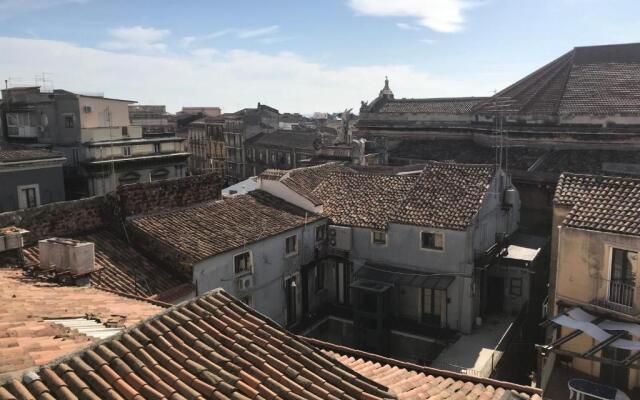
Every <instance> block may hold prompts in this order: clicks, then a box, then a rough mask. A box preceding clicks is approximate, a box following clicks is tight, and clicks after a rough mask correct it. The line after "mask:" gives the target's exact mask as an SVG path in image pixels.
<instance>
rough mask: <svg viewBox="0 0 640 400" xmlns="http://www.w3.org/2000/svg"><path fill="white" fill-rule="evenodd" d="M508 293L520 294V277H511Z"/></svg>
mask: <svg viewBox="0 0 640 400" xmlns="http://www.w3.org/2000/svg"><path fill="white" fill-rule="evenodd" d="M509 294H510V295H512V296H522V278H511V283H510V284H509Z"/></svg>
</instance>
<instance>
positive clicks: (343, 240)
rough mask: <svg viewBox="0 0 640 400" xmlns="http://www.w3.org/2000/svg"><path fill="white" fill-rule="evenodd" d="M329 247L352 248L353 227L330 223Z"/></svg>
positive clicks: (347, 249)
mask: <svg viewBox="0 0 640 400" xmlns="http://www.w3.org/2000/svg"><path fill="white" fill-rule="evenodd" d="M329 247H331V248H333V249H337V250H344V251H350V250H351V228H350V227H348V226H336V225H329Z"/></svg>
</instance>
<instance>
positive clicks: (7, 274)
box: [0, 269, 163, 398]
mask: <svg viewBox="0 0 640 400" xmlns="http://www.w3.org/2000/svg"><path fill="white" fill-rule="evenodd" d="M162 309H163V308H162V307H159V306H157V305H154V304H151V303H150V302H146V301H141V300H136V299H133V298H127V297H122V296H119V295H116V294H112V293H109V292H106V291H103V290H99V289H96V288H90V287H77V286H59V285H57V284H54V283H47V282H43V281H38V280H34V279H31V278H28V277H26V276H25V275H24V274H23V272H22V270H17V269H0V376H2V375H3V374H8V373H10V372H13V371H20V370H23V369H25V368H30V367H33V366H36V365H42V364H45V363H48V362H50V361H52V360H53V359H55V358H57V357H60V356H62V355H65V354H67V353H69V352H72V351H75V350H77V349H79V348H82V347H85V346H87V345H88V344H90V343H91V342H92V341H94V338H91V337H89V336H86V335H83V334H80V333H79V332H77V331H75V330H69V329H67V328H65V327H63V326H62V325H60V324H54V323H52V322H47V321H46V320H45V319H47V318H78V317H84V316H86V315H92V316H95V317H96V318H98V319H100V320H101V321H102V322H106V321H108V320H109V319H112V318H116V319H119V318H120V317H119V316H124V317H126V319H125V322H124V323H125V326H132V325H134V324H136V323H138V322H139V321H141V320H143V319H145V318H148V317H150V316H152V315H154V314H156V313H158V312H160V311H161V310H162ZM0 398H2V395H0Z"/></svg>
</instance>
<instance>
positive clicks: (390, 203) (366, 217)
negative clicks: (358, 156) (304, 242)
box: [313, 172, 416, 229]
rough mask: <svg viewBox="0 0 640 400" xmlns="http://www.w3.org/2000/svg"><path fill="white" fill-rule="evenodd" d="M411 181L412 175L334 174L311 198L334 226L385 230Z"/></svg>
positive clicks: (412, 180) (412, 183)
mask: <svg viewBox="0 0 640 400" xmlns="http://www.w3.org/2000/svg"><path fill="white" fill-rule="evenodd" d="M415 182H416V177H415V176H398V175H377V174H363V173H348V172H342V173H334V174H332V175H330V176H329V177H328V178H327V179H325V180H324V181H323V183H322V184H320V185H319V186H318V187H317V188H316V189H315V190H314V191H313V195H314V196H316V197H318V198H319V199H322V212H323V214H325V215H327V216H329V217H330V218H331V221H332V222H333V223H334V224H338V225H349V226H359V227H370V228H375V229H386V227H387V224H388V223H389V221H390V220H391V219H393V217H394V215H395V212H396V210H397V207H398V204H399V203H401V202H402V201H403V199H404V198H405V196H406V195H407V193H408V192H409V191H410V190H411V187H412V186H413V185H414V184H415Z"/></svg>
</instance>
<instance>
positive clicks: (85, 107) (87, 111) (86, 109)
mask: <svg viewBox="0 0 640 400" xmlns="http://www.w3.org/2000/svg"><path fill="white" fill-rule="evenodd" d="M82 111H84V112H85V113H90V112H91V106H84V107H82Z"/></svg>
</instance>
